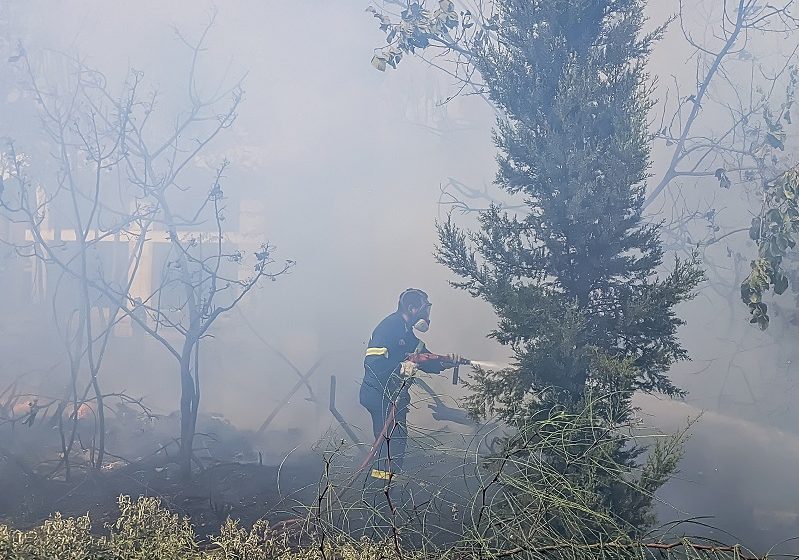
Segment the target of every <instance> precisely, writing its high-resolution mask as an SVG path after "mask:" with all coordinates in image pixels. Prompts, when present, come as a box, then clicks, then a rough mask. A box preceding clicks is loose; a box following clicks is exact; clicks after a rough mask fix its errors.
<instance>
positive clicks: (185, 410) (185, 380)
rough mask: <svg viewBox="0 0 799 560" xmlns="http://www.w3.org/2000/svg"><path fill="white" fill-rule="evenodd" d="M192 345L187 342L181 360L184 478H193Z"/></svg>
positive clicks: (194, 425)
mask: <svg viewBox="0 0 799 560" xmlns="http://www.w3.org/2000/svg"><path fill="white" fill-rule="evenodd" d="M192 346H193V345H191V344H186V346H185V347H184V349H183V354H182V357H181V360H180V474H181V476H182V477H183V479H184V480H189V479H190V478H191V458H192V450H193V445H194V430H195V427H196V415H195V413H194V403H195V390H194V377H193V376H192V371H191V350H192Z"/></svg>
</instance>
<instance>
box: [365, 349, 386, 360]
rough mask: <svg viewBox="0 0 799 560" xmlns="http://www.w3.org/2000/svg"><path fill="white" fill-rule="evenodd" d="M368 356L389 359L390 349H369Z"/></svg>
mask: <svg viewBox="0 0 799 560" xmlns="http://www.w3.org/2000/svg"><path fill="white" fill-rule="evenodd" d="M366 355H367V356H383V357H385V358H388V348H367V349H366Z"/></svg>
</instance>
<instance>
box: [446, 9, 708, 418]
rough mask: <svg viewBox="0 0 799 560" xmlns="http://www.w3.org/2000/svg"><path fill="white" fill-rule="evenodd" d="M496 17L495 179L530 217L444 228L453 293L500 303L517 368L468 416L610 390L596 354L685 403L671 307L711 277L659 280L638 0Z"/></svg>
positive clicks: (496, 214) (482, 390)
mask: <svg viewBox="0 0 799 560" xmlns="http://www.w3.org/2000/svg"><path fill="white" fill-rule="evenodd" d="M496 8H497V12H498V14H499V21H498V30H497V35H498V38H497V40H496V41H492V42H488V43H486V44H485V45H484V46H483V47H482V49H481V51H480V56H479V57H478V58H477V59H476V60H477V61H476V62H475V64H476V65H477V67H478V69H479V70H480V73H481V75H482V77H483V80H484V82H485V84H486V86H487V88H488V89H489V92H490V94H491V97H492V100H493V101H494V102H495V103H496V104H497V105H498V106H499V107H500V108H502V109H503V110H504V112H505V115H506V118H504V119H500V120H499V121H498V126H497V130H496V132H495V139H496V143H497V146H498V147H499V149H500V155H499V158H498V162H499V172H498V175H497V184H498V185H499V186H500V187H502V188H503V189H505V190H507V191H508V192H510V193H513V194H520V195H522V196H523V197H524V198H525V200H526V202H527V205H528V208H529V210H528V211H527V212H526V213H517V214H514V215H511V214H508V213H506V212H502V211H501V210H500V209H499V208H492V209H490V210H489V211H487V212H484V213H482V215H481V216H480V226H481V228H480V231H479V232H472V233H468V234H467V233H465V232H463V231H461V230H460V229H459V228H458V227H457V226H456V225H455V224H453V223H452V221H451V220H449V221H447V222H446V223H444V224H442V225H441V228H440V231H439V233H440V247H439V251H438V258H439V260H440V261H441V262H442V263H443V264H445V265H446V266H448V267H449V268H450V269H451V270H453V272H455V273H456V274H458V275H459V276H461V277H462V278H463V280H462V281H460V282H459V283H458V284H457V285H458V286H460V287H462V288H465V289H467V290H469V291H470V293H472V295H474V296H477V297H482V298H484V299H486V300H487V301H488V302H489V303H491V304H492V305H493V307H494V308H495V309H496V311H497V314H498V316H499V325H498V328H497V330H496V331H495V332H494V333H493V334H492V335H493V336H494V337H495V338H496V339H497V340H499V341H500V342H502V343H504V344H509V345H511V346H512V347H513V348H514V350H515V352H516V355H517V359H518V364H517V365H518V367H517V368H514V369H513V371H510V372H504V374H502V375H498V376H493V377H492V378H491V380H489V379H487V378H486V377H478V382H477V383H476V384H475V386H474V388H475V390H476V395H475V397H474V398H473V399H472V405H474V406H473V408H474V407H476V406H477V405H478V404H479V403H478V402H476V400H477V399H481V398H482V399H483V401H484V402H483V404H484V405H486V407H487V408H488V409H489V410H491V411H493V412H496V413H499V414H500V416H502V417H503V418H504V419H506V420H512V419H513V418H515V417H516V416H517V415H518V410H517V409H518V403H519V402H522V399H523V396H524V395H525V394H528V393H530V392H534V393H536V394H539V395H540V394H542V392H547V391H549V392H550V395H549V397H548V400H553V402H561V401H562V400H563V399H564V398H568V399H572V400H574V401H580V400H581V398H582V394H583V390H584V388H585V387H586V386H588V385H591V386H592V387H593V389H594V390H605V391H607V392H613V391H615V390H617V385H618V383H619V381H620V380H617V379H609V378H605V377H601V376H600V377H598V376H596V375H594V373H593V372H592V369H591V367H592V365H591V364H592V363H593V360H592V358H591V355H592V353H593V352H594V351H595V350H596V351H599V352H601V353H603V354H604V355H606V356H607V357H608V358H609V359H618V360H628V361H629V363H630V364H631V366H632V367H633V368H634V371H635V374H634V376H633V379H632V384H631V389H643V390H647V391H660V392H663V393H665V394H668V395H680V394H681V391H680V390H679V389H678V388H677V387H675V386H674V385H673V384H672V383H671V381H670V380H669V378H668V376H667V371H668V368H669V366H670V365H671V364H672V363H674V362H675V361H676V360H680V359H684V358H686V354H685V351H684V349H683V348H682V347H681V346H680V344H679V342H678V341H677V337H676V330H677V328H678V327H679V326H680V325H681V324H682V321H681V320H680V319H679V318H678V317H677V316H676V313H675V311H674V307H675V306H676V305H677V304H678V303H680V302H682V301H685V300H687V299H689V298H690V297H691V296H692V294H693V290H694V289H695V287H696V286H697V284H698V282H699V281H700V280H701V279H702V273H701V272H700V271H699V269H698V267H697V264H696V260H695V259H692V260H688V261H676V262H675V266H674V268H673V270H672V272H671V273H669V274H668V275H666V276H665V277H664V278H656V277H655V273H656V271H657V270H658V268H659V267H661V265H662V260H663V251H662V248H661V244H660V240H659V236H658V231H657V228H656V227H653V226H650V225H647V224H645V223H644V222H643V220H642V217H641V205H642V199H643V196H644V183H645V179H646V177H647V170H648V167H649V141H650V138H649V135H648V132H647V126H646V115H647V111H648V110H649V108H650V107H651V102H650V100H649V97H648V92H647V89H646V74H645V73H644V61H645V58H646V56H647V55H648V54H649V52H650V49H651V45H652V42H653V41H654V40H655V39H656V38H657V37H658V36H659V34H660V30H658V31H656V32H654V33H652V34H650V35H647V36H643V37H640V30H641V27H642V25H643V21H644V18H643V15H642V3H641V2H640V1H638V0H623V1H617V2H589V1H580V2H567V1H565V0H547V1H541V2H536V3H533V4H530V5H526V7H522V6H521V5H520V4H518V3H516V2H511V1H499V2H497V3H496ZM553 392H557V393H558V394H559V395H560V396H558V397H553V396H552V394H554V393H553ZM540 404H541V403H538V405H540ZM538 405H537V406H538Z"/></svg>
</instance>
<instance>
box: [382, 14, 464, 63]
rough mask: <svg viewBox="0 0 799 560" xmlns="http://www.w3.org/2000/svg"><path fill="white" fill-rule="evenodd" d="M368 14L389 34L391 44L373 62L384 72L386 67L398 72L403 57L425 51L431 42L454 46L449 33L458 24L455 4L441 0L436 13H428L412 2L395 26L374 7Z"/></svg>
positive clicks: (388, 38)
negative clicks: (448, 43) (419, 50)
mask: <svg viewBox="0 0 799 560" xmlns="http://www.w3.org/2000/svg"><path fill="white" fill-rule="evenodd" d="M367 11H369V12H371V13H372V14H373V15H374V17H375V18H377V20H378V21H379V22H380V30H381V31H384V32H385V33H386V38H387V43H388V44H387V45H386V46H385V47H384V48H382V49H380V50H379V51H378V52H377V53H376V54H375V55H374V57H373V58H372V66H374V67H375V68H377V69H378V70H380V71H381V72H382V71H385V70H386V66H387V65H389V66H391V67H392V68H396V67H397V64H399V62H400V61H401V60H402V56H403V54H408V53H411V54H413V53H415V52H416V50H417V49H425V48H427V47H429V46H430V44H431V42H441V41H444V42H454V40H453V38H452V37H451V36H450V32H451V31H452V30H453V29H454V28H456V27H457V26H458V24H459V18H458V13H457V11H456V10H455V3H454V2H452V0H439V1H438V5H437V6H436V7H435V8H433V9H428V8H427V7H426V6H425V5H424V4H423V3H419V2H409V3H408V6H407V8H405V9H404V10H402V12H401V13H400V18H399V20H398V21H396V22H393V21H392V20H391V19H390V18H389V17H388V16H386V15H385V14H383V13H381V12H378V11H377V10H376V9H375V8H374V7H372V6H370V7H369V8H367Z"/></svg>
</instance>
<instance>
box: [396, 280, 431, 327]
mask: <svg viewBox="0 0 799 560" xmlns="http://www.w3.org/2000/svg"><path fill="white" fill-rule="evenodd" d="M432 306H433V305H432V304H431V303H430V300H429V299H428V297H427V294H426V293H424V292H423V291H422V290H417V289H416V288H408V289H407V290H405V291H404V292H402V293H401V294H400V297H399V304H398V305H397V310H398V311H399V312H400V313H402V317H403V318H404V319H405V321H406V322H407V323H408V324H409V325H413V328H414V329H416V330H417V331H419V332H426V331H427V329H429V328H430V308H431V307H432Z"/></svg>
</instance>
